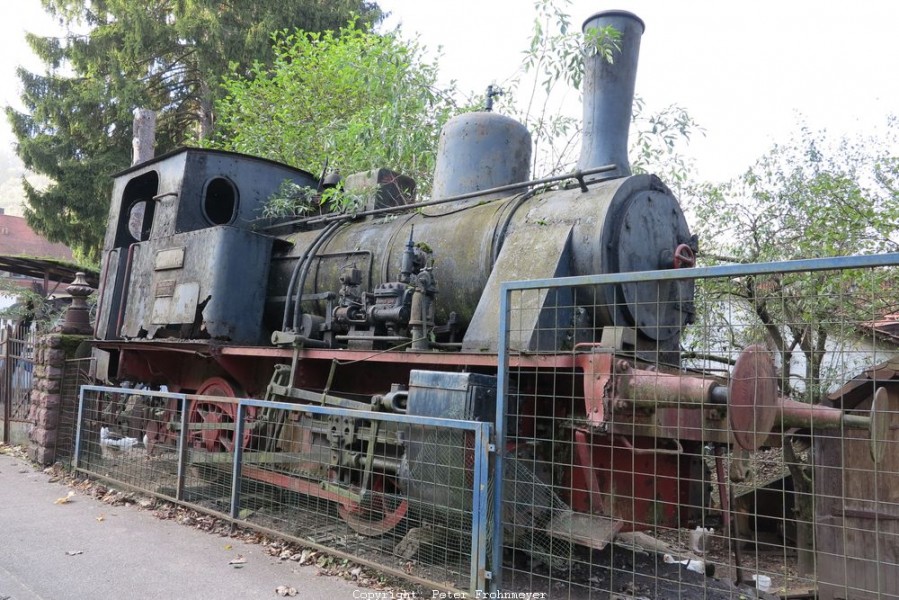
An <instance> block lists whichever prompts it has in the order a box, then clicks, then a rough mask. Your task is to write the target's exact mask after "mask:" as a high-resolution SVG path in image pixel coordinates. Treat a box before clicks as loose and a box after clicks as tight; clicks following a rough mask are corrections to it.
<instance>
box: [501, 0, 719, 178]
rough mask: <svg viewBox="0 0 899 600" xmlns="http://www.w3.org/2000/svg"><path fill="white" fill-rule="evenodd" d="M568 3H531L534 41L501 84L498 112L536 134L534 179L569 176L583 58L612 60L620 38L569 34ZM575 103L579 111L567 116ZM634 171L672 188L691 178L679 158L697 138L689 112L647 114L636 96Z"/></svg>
mask: <svg viewBox="0 0 899 600" xmlns="http://www.w3.org/2000/svg"><path fill="white" fill-rule="evenodd" d="M570 4H571V2H570V0H536V1H535V2H534V11H535V17H534V23H533V27H532V33H531V38H530V40H529V43H528V47H527V49H526V50H525V51H524V60H523V61H522V68H521V70H520V71H519V72H518V73H516V74H515V75H514V76H513V77H511V78H510V79H509V80H508V81H506V82H504V84H503V88H504V89H505V91H506V96H505V99H504V100H503V101H502V105H503V109H504V110H506V111H507V112H508V113H509V114H510V115H511V116H513V117H514V118H516V119H518V120H519V121H521V122H522V123H524V124H525V125H526V126H527V127H528V130H529V131H530V132H531V135H532V136H533V143H534V153H533V165H532V173H533V174H534V175H535V176H536V177H543V176H547V175H553V174H558V173H563V172H566V171H570V170H572V169H573V168H574V166H575V165H576V163H577V160H578V157H579V153H580V139H581V126H582V115H581V113H580V112H578V111H579V110H580V109H581V106H582V105H581V103H572V102H570V96H571V92H572V91H579V90H580V87H581V83H582V81H583V77H584V60H583V59H584V56H585V55H592V54H599V55H601V56H603V57H604V58H605V60H607V61H609V62H614V60H615V56H616V53H617V52H618V51H619V50H620V44H619V42H620V39H621V35H620V32H618V31H617V30H616V29H614V27H604V28H598V29H597V28H592V29H590V30H588V31H587V32H586V33H583V32H581V31H580V30H579V29H577V28H572V25H571V20H570V18H569V16H568V9H569V8H570ZM572 105H575V106H576V107H577V110H575V111H572V110H571V107H572ZM631 129H632V133H631V136H630V139H631V144H630V146H631V148H630V156H631V161H632V164H631V168H632V170H633V171H634V172H636V173H641V172H653V173H656V174H658V175H659V176H661V177H662V178H663V180H665V181H666V182H669V183H670V184H671V185H673V186H674V187H678V186H680V185H686V184H687V183H688V182H689V180H690V179H691V174H692V164H690V163H689V161H687V160H686V158H684V156H683V154H682V149H683V146H684V145H685V144H686V143H688V142H689V140H690V138H691V137H692V136H693V135H695V134H697V133H700V134H701V133H702V129H701V128H700V127H699V125H698V124H697V123H696V122H695V121H694V120H693V119H692V117H690V115H689V113H688V112H687V110H686V109H684V108H682V107H680V106H677V105H672V106H669V107H667V108H664V109H662V110H661V111H659V112H657V113H647V111H646V107H645V102H644V101H643V100H642V99H641V98H639V97H638V98H636V99H635V103H634V112H633V119H632V127H631Z"/></svg>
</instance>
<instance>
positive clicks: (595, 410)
mask: <svg viewBox="0 0 899 600" xmlns="http://www.w3.org/2000/svg"><path fill="white" fill-rule="evenodd" d="M605 25H612V26H614V27H615V28H616V29H617V30H618V31H619V32H620V33H621V39H620V50H619V51H617V52H616V54H615V58H614V61H613V62H608V61H606V60H604V59H603V58H602V57H600V56H590V57H587V58H586V59H585V60H586V65H585V67H586V68H585V80H584V81H585V84H584V93H583V95H584V121H583V129H584V131H583V140H584V141H583V147H582V151H581V156H580V160H579V162H578V170H577V171H576V172H575V173H573V174H571V175H567V176H564V177H555V178H548V179H543V180H538V181H532V180H530V179H529V178H530V173H529V165H530V162H531V146H530V135H529V134H528V132H527V130H526V129H525V128H524V127H523V126H522V125H521V124H519V123H517V122H515V121H513V120H512V119H509V118H507V117H504V116H501V115H497V114H495V113H493V112H490V111H483V112H477V113H471V114H465V115H461V116H458V117H456V118H454V119H452V120H451V121H450V122H449V123H448V124H447V126H446V128H445V129H444V131H443V133H442V135H441V139H440V146H439V148H438V150H437V152H438V165H437V169H436V172H435V182H434V188H433V195H432V198H431V199H430V200H428V201H425V202H417V201H416V200H415V197H414V193H415V183H414V181H412V180H411V179H409V178H408V177H405V176H403V175H402V174H401V173H398V172H395V171H393V170H389V169H386V168H384V169H376V170H372V171H369V172H366V173H360V174H355V175H351V176H349V177H347V178H346V180H345V181H344V182H343V185H344V187H345V188H346V189H350V190H355V191H356V192H357V193H358V194H361V195H364V196H365V197H366V198H367V200H366V202H365V204H364V205H362V206H358V207H356V208H355V210H354V211H352V212H329V211H328V210H326V209H323V208H318V209H317V211H316V212H315V213H313V214H307V215H304V216H303V217H300V218H290V219H288V218H262V217H261V214H262V208H263V206H264V205H265V203H266V202H267V201H268V200H269V198H270V197H271V196H272V195H273V194H275V193H276V192H277V191H278V189H279V188H280V187H281V185H282V183H283V182H284V181H290V182H292V183H294V184H296V185H298V186H301V187H305V188H310V189H313V190H320V189H321V186H322V181H320V179H321V178H319V177H316V176H314V175H312V174H311V173H308V172H305V171H302V170H299V169H295V168H291V167H288V166H285V165H282V164H277V163H274V162H272V161H268V160H265V159H261V158H256V157H251V156H244V155H239V154H234V153H229V152H223V151H217V150H208V149H195V148H184V149H180V150H177V151H175V152H172V153H169V154H166V155H164V156H160V157H158V158H155V159H152V160H149V161H147V162H144V163H140V164H137V165H135V166H133V167H131V168H129V169H128V170H126V171H124V172H122V173H120V174H118V175H117V176H116V177H115V181H114V188H113V195H112V203H111V207H110V215H109V224H108V230H107V233H106V238H105V243H104V251H103V264H102V272H101V287H100V290H99V301H98V309H97V321H96V330H95V337H96V342H95V348H96V354H97V358H98V377H99V378H101V379H104V380H107V381H124V380H130V381H140V382H145V383H148V384H151V385H165V386H167V388H168V389H169V390H170V391H173V392H189V393H194V394H197V395H198V396H202V397H203V398H204V399H200V400H195V401H193V402H191V404H190V405H189V408H188V410H189V411H190V414H189V415H188V417H187V420H188V422H190V423H195V424H199V425H203V426H202V427H199V426H198V429H197V433H196V435H194V436H193V437H192V438H191V439H192V443H193V445H194V447H195V448H197V449H199V450H202V451H205V452H216V451H229V450H233V449H234V447H235V445H237V444H242V445H244V446H246V447H251V446H254V444H259V443H260V442H259V441H258V440H257V439H254V431H260V430H261V428H263V427H266V426H270V425H271V423H268V424H267V423H266V416H265V415H264V414H262V413H261V412H260V413H258V414H255V415H254V420H255V422H254V425H255V426H256V428H255V429H254V428H252V427H251V428H250V429H249V430H248V431H247V432H246V433H245V434H244V436H243V438H242V439H240V440H235V439H233V435H232V434H233V427H232V428H230V429H229V428H228V427H227V424H228V423H231V422H233V419H234V418H235V414H234V412H233V410H234V409H233V405H231V404H228V403H226V402H222V403H216V402H215V401H214V399H212V400H210V399H209V398H208V397H210V396H224V397H256V398H260V397H263V396H265V397H266V398H273V399H282V400H288V401H292V402H317V403H325V404H332V405H334V406H340V407H343V408H356V409H359V410H360V411H370V410H382V411H397V412H406V413H408V414H418V415H427V416H442V417H446V418H455V419H480V420H488V421H490V420H493V419H501V418H503V415H497V414H496V412H495V410H494V403H495V400H496V390H495V376H496V374H497V369H498V368H499V365H498V346H499V339H500V337H499V336H501V335H504V332H502V331H500V328H499V323H500V315H499V313H498V307H499V302H500V286H501V284H502V283H503V282H507V281H514V280H549V279H554V278H559V277H566V276H581V275H594V274H614V273H624V272H631V271H651V270H665V269H677V268H681V267H692V266H693V265H694V256H695V254H696V252H697V250H698V241H697V239H696V237H695V236H693V235H691V233H690V230H689V227H688V225H687V222H686V219H685V217H684V213H683V211H682V209H681V206H680V204H679V202H678V200H677V198H675V196H674V195H673V194H672V192H671V191H670V190H669V189H668V188H667V187H666V186H665V184H664V183H663V182H662V181H661V180H660V179H659V178H658V177H655V176H653V175H650V174H636V175H635V174H632V173H631V170H630V167H629V164H628V161H627V131H628V127H629V124H630V120H631V110H632V103H633V93H634V84H635V78H636V65H637V55H638V50H639V44H640V37H641V35H642V32H643V22H642V21H641V20H640V19H639V18H637V17H636V16H634V15H632V14H630V13H627V12H623V11H609V12H604V13H599V14H596V15H594V16H593V17H591V18H590V19H588V20H587V22H586V23H585V25H584V27H585V29H586V28H592V27H601V26H605ZM566 289H567V288H566ZM693 294H694V288H693V283H692V282H691V281H690V280H689V279H688V278H683V279H678V280H671V281H658V282H643V283H626V284H617V285H603V286H582V287H577V288H573V289H570V290H569V291H564V292H563V291H543V292H539V293H535V294H534V295H533V296H532V297H530V296H529V297H528V299H527V304H526V307H525V308H523V309H522V310H520V311H519V312H518V313H517V314H516V317H515V319H516V320H515V326H514V328H513V329H511V330H510V332H509V340H508V343H509V347H510V348H511V350H512V357H511V359H510V360H511V361H512V362H513V364H514V366H515V367H516V369H519V371H520V372H522V373H528V372H530V373H533V376H532V377H526V376H520V377H518V378H517V380H516V381H515V382H514V385H513V390H512V394H513V395H514V398H513V399H512V400H511V401H510V403H509V406H510V412H513V413H514V417H515V418H514V419H511V420H510V422H511V423H513V425H512V426H513V427H517V428H518V429H513V430H512V431H511V432H510V438H514V437H516V436H522V437H527V438H528V439H530V440H536V442H534V443H530V444H527V445H526V446H527V448H525V445H520V446H518V445H516V444H515V443H510V445H509V447H507V448H504V449H503V450H502V451H504V452H507V453H508V456H509V459H510V460H512V461H516V460H518V461H519V462H517V463H513V464H514V469H515V470H516V471H517V472H518V475H517V481H516V483H514V484H513V485H512V487H511V488H510V489H509V490H507V495H510V496H514V495H517V494H523V495H524V497H528V498H531V499H532V500H533V499H534V498H543V500H542V501H541V502H540V503H538V504H540V505H541V506H543V507H544V508H545V510H547V511H565V512H566V514H580V515H585V516H586V517H588V518H586V519H585V520H582V521H578V522H579V523H581V524H583V525H584V526H585V527H588V528H589V527H591V526H593V524H595V525H596V526H597V527H601V524H599V522H598V521H597V522H595V523H594V522H593V521H591V520H590V519H591V518H592V517H597V518H600V517H601V518H609V519H615V520H616V522H617V523H619V525H617V527H624V528H630V529H636V528H640V527H641V526H644V525H645V524H654V525H668V526H678V525H679V524H683V523H685V522H686V521H687V519H689V518H690V516H691V515H690V514H688V513H689V512H690V511H689V510H688V509H687V508H686V507H701V506H702V505H703V502H702V500H701V499H698V498H699V497H700V496H702V495H703V493H704V491H703V489H702V488H703V483H702V481H703V477H702V473H701V472H702V470H703V468H704V467H703V462H702V446H703V445H704V444H706V443H709V442H715V443H720V444H724V445H728V444H731V443H732V441H733V440H732V438H731V437H730V434H729V433H728V431H729V427H728V425H729V424H732V425H734V424H735V425H740V429H741V431H744V434H743V435H742V437H737V442H738V443H739V444H740V445H741V446H744V447H748V448H756V447H758V446H760V445H761V444H762V441H763V440H764V438H765V437H766V436H767V434H768V432H769V430H770V429H771V428H772V425H773V419H774V415H775V414H776V413H777V411H782V410H784V409H783V407H782V405H781V403H780V401H779V400H778V399H777V398H776V394H775V391H774V390H773V389H772V390H767V389H766V390H763V391H759V389H758V386H756V385H755V383H756V382H757V380H759V379H760V377H761V376H762V375H766V373H767V372H766V369H767V368H768V367H767V363H766V362H765V361H764V360H763V359H761V358H759V356H758V354H759V353H755V352H750V353H748V354H747V355H745V356H744V357H741V360H742V362H740V363H738V365H737V369H736V370H735V378H734V381H736V382H737V383H738V384H737V385H731V386H730V387H728V386H725V385H723V384H722V383H720V382H716V381H714V380H712V379H709V378H701V377H691V376H686V375H683V374H682V373H680V372H679V371H678V366H679V363H680V360H679V351H680V342H681V336H682V332H683V330H684V327H685V326H686V325H687V324H689V323H690V322H691V321H692V320H693V316H694V315H693V312H694V308H693ZM338 361H339V362H340V364H341V365H343V366H341V367H340V369H341V371H340V373H339V376H336V377H335V376H334V368H335V367H334V365H335V364H337V362H338ZM546 366H551V367H555V368H558V369H568V370H570V371H571V372H572V373H576V376H575V377H569V378H560V377H556V376H554V375H553V374H552V373H550V374H547V373H546V372H545V371H541V369H542V368H543V367H546ZM666 370H667V371H668V372H666ZM770 380H771V381H773V377H770ZM739 382H743V385H742V387H741V386H740V385H739ZM728 404H730V410H725V408H727V405H728ZM633 406H639V407H640V408H639V410H638V411H634V410H632V407H633ZM622 407H630V409H629V410H627V411H619V412H621V414H619V415H617V417H615V418H614V419H613V417H614V416H615V411H616V410H619V409H621V408H622ZM709 407H712V408H713V410H707V409H708V408H709ZM727 413H730V415H729V416H728V414H727ZM172 418H173V420H176V419H177V418H176V417H174V416H173V417H172ZM728 419H730V422H728ZM612 421H615V422H616V423H617V424H616V425H613V424H612ZM362 423H364V419H359V420H358V421H357V422H356V423H352V422H350V423H348V424H347V427H348V429H347V430H344V431H342V432H338V433H335V432H334V431H332V429H331V428H330V427H329V425H328V424H327V423H322V422H320V421H319V422H317V421H316V420H315V419H314V418H311V417H310V418H309V419H304V420H303V421H302V422H299V423H295V424H290V425H289V426H284V424H279V426H278V428H277V431H279V432H281V433H280V435H281V438H280V439H278V440H275V441H270V442H266V443H269V444H270V445H269V447H267V448H266V450H271V451H279V450H285V449H289V448H290V449H293V450H294V451H295V453H296V454H302V453H303V452H306V453H308V455H309V456H310V457H313V456H314V457H321V456H325V457H327V460H328V461H331V463H332V466H334V467H340V468H336V469H335V470H333V471H329V470H328V469H324V470H322V469H318V470H316V469H313V468H311V467H310V468H305V469H298V470H297V471H296V472H285V473H273V472H270V471H264V470H259V469H257V470H256V471H255V475H256V476H257V477H258V478H259V479H261V480H263V481H266V482H268V483H273V484H275V485H286V486H289V487H290V489H294V490H296V489H298V488H297V485H299V484H297V481H301V482H302V481H305V482H307V483H308V485H306V484H303V485H305V487H301V489H303V490H304V491H305V492H306V493H309V494H312V495H320V496H321V497H323V498H327V499H337V500H338V501H340V502H341V514H342V515H343V516H344V518H345V519H346V520H347V522H348V523H350V525H351V526H353V527H354V528H355V529H356V530H357V531H359V532H360V533H363V534H366V535H378V534H383V533H386V532H388V531H390V530H391V529H392V528H393V527H395V526H396V524H397V523H398V522H399V520H401V519H402V518H403V517H404V516H405V515H406V510H407V509H406V508H405V507H406V506H407V503H406V501H405V500H404V501H403V503H402V504H397V505H394V506H392V507H390V508H384V510H383V511H382V513H381V514H380V515H375V516H373V514H372V511H371V510H370V506H369V507H368V508H367V510H365V511H362V510H361V503H362V502H361V500H360V499H361V498H364V497H365V494H366V493H368V492H371V491H373V490H374V489H375V487H377V489H378V490H383V489H385V487H386V486H388V485H389V486H393V487H394V488H395V489H398V490H399V491H400V493H401V495H402V496H403V497H404V498H406V499H408V500H409V501H410V502H419V503H433V498H432V497H431V496H430V494H429V490H430V485H429V484H431V483H433V482H429V481H427V480H426V479H424V478H423V477H422V476H421V475H418V474H417V473H420V470H419V469H417V464H416V461H417V460H418V459H417V456H416V454H415V452H414V448H415V444H414V441H415V440H414V435H413V436H412V442H413V443H412V444H411V445H410V443H409V442H410V439H409V434H408V432H406V433H405V436H406V440H405V442H404V440H403V439H401V438H403V437H404V434H403V432H400V431H399V430H390V429H389V428H388V429H387V430H386V431H385V430H381V431H373V430H372V428H365V427H364V426H363V425H362ZM559 423H564V424H565V426H564V427H558V424H559ZM216 424H217V425H219V426H220V427H219V429H216V427H215V425H216ZM541 427H544V428H545V427H551V428H554V429H553V430H552V431H540V429H541ZM162 429H164V428H162ZM272 430H273V429H271V428H270V429H268V431H272ZM745 432H749V433H745ZM151 433H152V434H153V436H157V438H158V441H160V443H162V442H164V441H165V439H166V434H165V431H161V430H156V431H154V432H151ZM413 433H414V432H413ZM329 436H330V437H329ZM334 436H337V437H339V438H340V439H335V437H334ZM341 436H342V437H341ZM366 436H369V437H366ZM300 439H303V440H305V441H304V442H303V443H299V442H297V440H300ZM669 442H670V443H672V444H673V446H672V448H676V450H670V449H667V448H660V445H662V446H664V445H665V444H667V443H669ZM369 444H378V445H379V446H395V447H396V448H397V449H398V450H397V456H396V459H395V460H393V461H389V460H384V461H368V462H366V463H364V464H360V463H359V456H360V455H364V454H365V451H366V450H365V449H366V448H367V447H368V445H369ZM335 447H342V448H344V449H345V450H346V451H343V452H330V449H333V448H335ZM660 449H661V450H662V451H658V450H660ZM560 453H563V454H564V455H565V456H567V457H568V458H567V462H566V463H565V464H561V463H560V464H561V467H560V469H559V470H560V471H561V472H557V473H555V474H554V475H553V476H552V477H550V478H547V477H544V476H543V475H541V474H540V473H538V472H537V470H536V469H533V468H530V467H527V466H526V465H525V462H526V460H525V455H527V457H528V459H527V460H529V461H530V463H533V464H537V463H540V462H544V463H551V462H553V461H554V459H553V457H554V456H557V455H559V454H560ZM349 466H351V467H353V469H345V468H343V467H349ZM366 469H368V470H371V469H378V476H372V473H370V472H366ZM244 472H245V474H246V473H250V476H253V472H250V471H248V470H245V471H244ZM329 473H340V477H342V478H344V480H342V481H339V482H328V483H329V484H334V485H338V484H339V485H343V486H345V487H347V488H351V489H353V490H354V491H355V493H356V496H350V495H347V494H343V495H337V496H335V495H328V494H329V492H327V491H326V490H327V489H329V488H328V487H327V486H323V485H319V484H320V483H322V480H325V479H327V478H328V477H329V476H330V475H329ZM682 474H689V475H682ZM522 482H524V483H522ZM522 486H523V487H522ZM610 494H613V495H614V494H618V495H620V496H623V497H630V498H632V501H630V502H627V503H623V502H619V503H617V504H615V503H611V504H610V503H608V502H606V503H604V502H603V498H608V497H609V495H610ZM347 498H356V499H357V500H358V501H357V502H356V504H354V501H353V500H347ZM444 502H447V503H449V504H455V503H462V502H464V499H462V498H450V499H444ZM363 512H364V516H363ZM537 512H538V511H532V515H531V517H530V518H531V519H532V522H531V525H533V526H534V527H537V526H539V525H540V523H543V522H545V521H546V520H545V519H543V518H541V517H540V516H539V514H536V513H537ZM557 533H558V532H557ZM558 534H559V535H562V536H565V535H566V534H565V533H558ZM568 535H569V537H570V532H569V534H568ZM589 538H590V536H589V535H588V536H586V539H589ZM579 539H581V540H583V539H585V538H584V537H583V536H582V537H581V538H579ZM585 543H589V542H585Z"/></svg>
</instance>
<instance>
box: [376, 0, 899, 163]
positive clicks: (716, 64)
mask: <svg viewBox="0 0 899 600" xmlns="http://www.w3.org/2000/svg"><path fill="white" fill-rule="evenodd" d="M379 4H380V6H381V7H382V8H384V9H385V10H388V11H391V12H392V13H393V17H392V18H391V19H390V21H389V22H388V23H389V24H390V25H395V24H397V23H401V24H402V28H403V31H404V32H406V33H412V32H418V33H420V34H421V40H422V42H424V43H426V44H427V45H428V46H429V47H431V48H436V47H437V46H442V48H443V56H442V59H441V61H440V64H441V65H442V72H443V74H444V76H445V77H446V78H447V79H456V80H457V81H458V82H459V84H460V87H461V88H462V89H463V90H466V89H468V90H477V91H480V90H483V89H485V88H486V86H487V84H489V83H491V82H492V81H502V80H504V79H506V78H507V77H509V76H510V75H511V74H512V73H513V72H514V71H515V69H516V68H517V67H518V66H519V65H520V63H521V51H522V50H523V49H524V48H525V47H526V45H527V40H528V38H529V34H530V31H531V23H532V21H533V18H534V14H535V12H534V10H533V2H532V0H454V1H452V2H442V1H426V0H380V1H379ZM560 5H561V3H560ZM612 8H615V9H624V10H629V11H631V12H633V13H635V14H636V15H637V16H639V17H640V18H642V19H643V21H644V22H645V23H646V32H645V33H644V35H643V38H642V41H641V49H640V65H639V69H638V73H637V94H639V95H640V96H642V97H643V99H644V100H645V101H646V102H647V105H648V107H649V108H650V109H652V108H655V109H659V108H662V107H665V106H668V105H670V104H673V103H676V104H678V105H680V106H682V107H684V108H686V109H687V110H688V111H689V113H690V114H691V116H692V117H693V118H694V119H695V120H696V121H698V122H699V124H700V125H701V126H702V127H703V128H704V129H705V130H706V135H705V137H704V138H697V139H696V140H695V141H694V142H693V143H691V145H690V147H691V153H692V154H693V155H694V157H695V159H696V166H697V169H698V172H699V175H700V176H701V177H704V178H708V179H712V180H723V179H726V178H729V177H731V176H733V175H737V174H739V173H741V172H742V171H743V170H745V168H746V167H748V166H749V165H750V164H751V163H752V162H753V161H754V160H755V159H756V158H758V157H759V156H760V155H762V154H763V153H764V152H765V151H766V150H767V149H768V148H769V147H770V146H771V145H772V144H773V143H774V142H776V141H787V139H789V136H790V134H791V133H792V132H793V131H794V130H795V129H796V124H797V122H798V115H799V114H801V115H802V117H803V118H804V120H805V121H806V122H807V123H808V124H809V125H810V126H812V127H813V128H815V129H821V128H826V129H827V130H828V131H831V132H833V133H834V134H844V133H853V132H867V131H873V128H874V127H875V126H877V125H881V124H883V123H884V122H885V120H886V116H887V115H888V114H890V113H891V112H892V113H899V34H897V25H899V2H891V1H887V0H882V1H867V2H866V1H861V2H857V3H855V4H850V3H847V2H835V1H832V0H818V1H811V0H779V1H773V0H752V1H746V0H739V1H735V0H715V1H712V0H702V1H698V0H693V1H690V2H683V1H681V2H676V1H671V0H667V1H666V0H618V1H617V2H615V3H614V4H606V3H603V2H597V1H596V0H590V1H587V0H574V1H573V2H572V3H571V5H570V10H569V11H568V13H569V14H570V15H571V21H572V24H573V25H574V26H575V27H577V28H578V30H579V29H580V26H581V24H582V23H583V22H584V21H585V20H586V19H587V18H588V17H589V16H591V15H592V14H594V13H596V12H599V11H602V10H606V9H612ZM578 114H579V113H578Z"/></svg>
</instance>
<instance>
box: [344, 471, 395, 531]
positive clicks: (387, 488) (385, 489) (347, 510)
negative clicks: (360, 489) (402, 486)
mask: <svg viewBox="0 0 899 600" xmlns="http://www.w3.org/2000/svg"><path fill="white" fill-rule="evenodd" d="M407 512H409V502H408V500H406V499H405V498H404V497H403V496H402V493H401V492H400V490H399V489H398V488H397V486H396V482H395V481H394V480H393V479H392V478H390V477H388V476H386V475H382V474H373V475H372V484H371V489H370V490H369V491H368V492H367V493H366V495H365V498H364V499H363V501H362V502H360V503H359V504H356V505H354V506H351V507H348V506H345V505H343V504H341V505H340V506H339V507H338V508H337V513H338V514H339V515H340V518H341V519H343V520H344V521H346V524H347V525H349V526H350V528H351V529H352V530H353V531H355V532H356V533H358V534H360V535H366V536H369V537H375V536H379V535H384V534H385V533H388V532H389V531H392V530H393V529H394V528H395V527H396V526H397V525H399V524H400V523H401V522H402V520H403V519H404V518H405V517H406V513H407Z"/></svg>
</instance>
